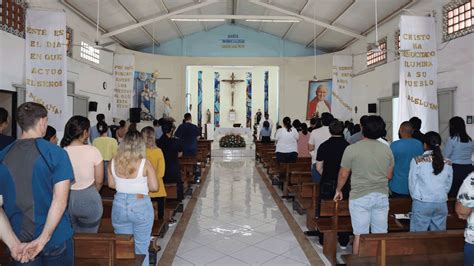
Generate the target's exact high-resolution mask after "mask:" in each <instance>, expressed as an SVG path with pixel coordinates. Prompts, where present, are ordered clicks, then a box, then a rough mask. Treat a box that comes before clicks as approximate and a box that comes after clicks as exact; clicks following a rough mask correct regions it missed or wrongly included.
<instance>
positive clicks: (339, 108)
mask: <svg viewBox="0 0 474 266" xmlns="http://www.w3.org/2000/svg"><path fill="white" fill-rule="evenodd" d="M331 113H332V114H333V115H334V117H335V118H337V119H339V120H342V121H344V120H350V119H351V118H352V56H351V55H334V56H333V57H332V101H331Z"/></svg>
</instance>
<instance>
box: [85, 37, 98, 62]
mask: <svg viewBox="0 0 474 266" xmlns="http://www.w3.org/2000/svg"><path fill="white" fill-rule="evenodd" d="M81 58H84V59H86V60H87V61H91V62H93V63H96V64H99V63H100V50H99V49H97V48H94V47H93V46H91V45H89V44H88V43H86V42H81Z"/></svg>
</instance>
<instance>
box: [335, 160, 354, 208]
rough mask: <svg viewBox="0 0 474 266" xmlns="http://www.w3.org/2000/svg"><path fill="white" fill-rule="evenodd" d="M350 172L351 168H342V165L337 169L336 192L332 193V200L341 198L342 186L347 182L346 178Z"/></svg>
mask: <svg viewBox="0 0 474 266" xmlns="http://www.w3.org/2000/svg"><path fill="white" fill-rule="evenodd" d="M350 172H351V169H349V168H344V167H341V169H340V170H339V176H338V178H337V188H336V194H335V195H334V201H338V200H342V198H343V196H342V188H343V187H344V185H345V184H346V183H347V179H348V178H349V173H350Z"/></svg>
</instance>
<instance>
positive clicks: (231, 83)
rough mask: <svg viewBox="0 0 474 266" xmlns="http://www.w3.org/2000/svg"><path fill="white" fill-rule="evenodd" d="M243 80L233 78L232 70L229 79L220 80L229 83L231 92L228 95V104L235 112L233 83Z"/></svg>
mask: <svg viewBox="0 0 474 266" xmlns="http://www.w3.org/2000/svg"><path fill="white" fill-rule="evenodd" d="M244 81H245V80H243V79H235V74H234V72H232V74H231V75H230V79H223V80H222V82H228V83H229V84H230V88H231V93H230V97H231V101H230V105H231V108H230V109H231V110H230V111H231V112H232V111H233V112H234V113H235V110H234V93H235V92H234V90H235V85H236V84H237V83H239V82H244Z"/></svg>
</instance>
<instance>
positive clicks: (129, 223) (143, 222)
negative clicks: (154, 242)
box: [112, 193, 154, 266]
mask: <svg viewBox="0 0 474 266" xmlns="http://www.w3.org/2000/svg"><path fill="white" fill-rule="evenodd" d="M142 197H143V198H138V197H137V195H136V194H125V193H116V194H115V197H114V203H113V205H112V225H113V227H114V232H115V234H129V235H132V234H133V238H134V241H135V253H136V254H143V255H146V257H145V260H144V261H143V264H142V265H144V266H148V265H149V256H148V247H149V245H150V240H151V230H152V228H153V220H154V212H153V205H152V204H151V200H150V197H149V196H148V195H144V196H142Z"/></svg>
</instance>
